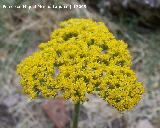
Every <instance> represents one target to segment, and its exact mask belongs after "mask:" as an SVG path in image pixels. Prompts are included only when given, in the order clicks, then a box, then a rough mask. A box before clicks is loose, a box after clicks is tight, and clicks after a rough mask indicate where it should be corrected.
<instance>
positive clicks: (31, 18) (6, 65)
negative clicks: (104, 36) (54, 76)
mask: <svg viewBox="0 0 160 128" xmlns="http://www.w3.org/2000/svg"><path fill="white" fill-rule="evenodd" d="M24 4H26V5H35V4H43V5H49V4H54V5H65V4H67V5H70V4H72V5H73V4H84V5H85V4H86V5H87V8H76V9H71V10H69V9H40V8H36V9H33V8H32V9H30V10H29V9H16V8H12V9H9V8H8V9H7V8H6V9H4V8H2V7H3V5H6V6H7V5H24ZM74 17H77V18H92V19H94V20H96V21H102V22H104V23H105V24H106V26H108V27H109V29H110V31H111V32H112V33H113V34H114V35H115V36H116V38H117V39H123V40H125V42H127V43H128V46H129V50H130V53H131V54H132V56H133V67H132V68H133V69H134V70H135V71H136V74H137V77H138V78H139V81H142V82H143V84H144V86H145V88H146V92H145V94H144V95H143V99H142V100H141V102H140V103H139V104H138V106H136V107H135V108H134V109H133V110H132V111H126V112H123V113H119V112H118V111H117V110H115V109H113V108H112V107H110V106H109V105H108V104H107V103H106V102H104V101H103V100H101V99H100V98H98V97H97V96H89V99H90V100H89V101H88V102H85V103H84V104H83V105H81V110H80V118H79V128H160V0H0V128H69V127H70V124H71V120H72V113H73V105H72V104H71V103H70V102H69V101H68V102H64V101H63V99H56V100H52V99H51V100H40V99H38V100H34V101H30V100H29V99H28V97H27V96H25V95H23V94H22V93H21V87H20V85H19V77H18V75H17V74H16V65H17V64H18V63H19V62H20V61H21V60H22V59H23V58H25V57H27V56H28V55H30V54H32V53H33V52H34V51H36V50H37V46H38V45H39V43H41V42H46V41H48V40H49V36H50V33H51V32H52V31H53V30H54V29H56V28H57V27H58V23H59V22H60V21H63V20H67V19H69V18H74Z"/></svg>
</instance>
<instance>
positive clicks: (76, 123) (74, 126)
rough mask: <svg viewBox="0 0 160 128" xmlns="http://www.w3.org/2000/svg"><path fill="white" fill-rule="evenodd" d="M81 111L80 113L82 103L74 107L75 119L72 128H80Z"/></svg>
mask: <svg viewBox="0 0 160 128" xmlns="http://www.w3.org/2000/svg"><path fill="white" fill-rule="evenodd" d="M79 111H80V103H76V104H75V105H74V117H73V126H72V128H78V118H79Z"/></svg>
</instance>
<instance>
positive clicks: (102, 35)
mask: <svg viewBox="0 0 160 128" xmlns="http://www.w3.org/2000/svg"><path fill="white" fill-rule="evenodd" d="M39 48H40V50H39V51H37V52H35V53H33V54H32V55H31V56H29V57H28V58H26V59H24V60H23V61H22V62H21V63H20V64H19V65H18V66H17V72H18V73H19V75H20V76H21V85H22V86H23V91H24V93H25V94H29V95H30V96H31V97H32V98H36V97H44V98H50V97H55V96H59V95H60V96H63V97H64V98H65V99H71V100H72V101H73V102H74V103H77V102H80V103H83V102H84V101H86V100H87V97H86V94H92V93H93V92H94V93H95V92H96V93H97V94H98V95H99V96H100V97H102V98H103V99H104V100H106V101H107V102H108V103H109V104H110V105H112V106H114V107H115V108H117V109H118V110H119V111H123V110H126V109H131V108H133V107H134V106H135V105H136V104H137V103H138V102H139V100H140V99H141V95H142V93H143V92H144V88H143V86H142V84H141V83H139V82H137V78H136V75H135V73H134V72H133V71H132V70H131V69H130V67H131V66H132V63H131V56H130V54H129V51H128V50H127V44H126V43H124V42H123V41H121V40H116V39H115V37H114V36H113V35H112V33H110V32H109V30H108V29H107V28H106V26H105V24H104V23H102V22H94V21H92V20H90V19H70V20H68V21H64V22H61V23H60V28H59V29H56V30H55V31H54V32H53V33H52V34H51V39H50V41H48V42H47V43H41V44H40V45H39Z"/></svg>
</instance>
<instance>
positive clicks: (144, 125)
mask: <svg viewBox="0 0 160 128" xmlns="http://www.w3.org/2000/svg"><path fill="white" fill-rule="evenodd" d="M136 128H154V127H153V125H152V124H151V123H150V122H149V120H147V119H144V120H139V121H138V123H137V125H136Z"/></svg>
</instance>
